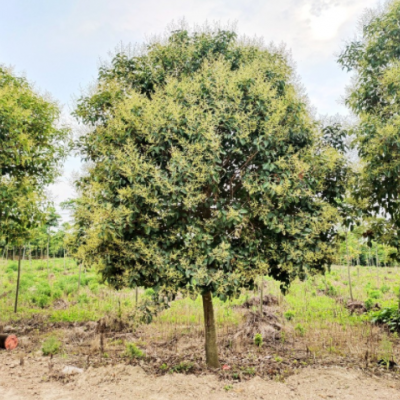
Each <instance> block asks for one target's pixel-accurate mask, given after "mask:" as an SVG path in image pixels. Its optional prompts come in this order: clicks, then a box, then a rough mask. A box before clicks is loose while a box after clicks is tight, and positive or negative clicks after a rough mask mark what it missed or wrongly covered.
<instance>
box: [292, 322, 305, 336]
mask: <svg viewBox="0 0 400 400" xmlns="http://www.w3.org/2000/svg"><path fill="white" fill-rule="evenodd" d="M294 330H295V331H296V333H297V334H298V335H299V336H304V334H305V333H306V329H305V328H304V326H303V325H301V324H297V325H296V326H295V328H294Z"/></svg>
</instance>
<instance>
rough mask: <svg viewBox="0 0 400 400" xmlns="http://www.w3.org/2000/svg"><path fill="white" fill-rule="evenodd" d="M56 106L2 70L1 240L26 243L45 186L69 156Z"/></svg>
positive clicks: (41, 212) (42, 207)
mask: <svg viewBox="0 0 400 400" xmlns="http://www.w3.org/2000/svg"><path fill="white" fill-rule="evenodd" d="M59 117H60V110H59V108H58V106H57V104H56V103H54V102H53V101H51V100H49V99H48V98H46V97H45V96H42V95H40V94H39V93H38V92H37V91H36V90H34V88H33V87H32V85H31V84H29V82H28V81H27V80H26V79H25V78H21V77H17V76H15V75H14V74H13V73H12V71H11V70H9V69H7V68H4V67H1V66H0V238H3V239H5V240H6V241H7V242H10V241H15V240H18V241H21V242H22V243H24V241H25V240H26V239H27V237H28V236H29V232H30V231H31V229H32V228H33V227H34V226H35V225H37V224H38V223H39V222H40V220H41V219H42V217H43V216H44V211H45V205H46V204H47V202H46V200H45V198H46V197H45V192H44V190H45V188H46V186H47V185H48V184H50V183H52V182H54V180H55V178H56V177H57V176H58V174H59V172H60V167H61V163H62V161H63V159H64V157H65V155H66V152H67V149H68V146H67V137H68V131H67V130H66V129H63V128H60V127H59V126H58V122H59Z"/></svg>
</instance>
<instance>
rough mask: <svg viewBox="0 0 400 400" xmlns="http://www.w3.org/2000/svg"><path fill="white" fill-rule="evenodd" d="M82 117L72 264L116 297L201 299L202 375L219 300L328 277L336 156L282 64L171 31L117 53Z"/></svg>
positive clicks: (265, 51) (217, 37)
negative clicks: (81, 171)
mask: <svg viewBox="0 0 400 400" xmlns="http://www.w3.org/2000/svg"><path fill="white" fill-rule="evenodd" d="M76 115H77V116H78V117H79V118H80V119H81V120H82V121H83V122H84V123H86V124H88V125H90V126H91V128H92V129H91V132H90V133H88V134H86V135H84V136H82V137H81V139H80V142H79V148H80V151H81V154H82V155H83V157H84V159H85V160H86V161H88V165H89V167H88V171H87V174H86V175H85V176H84V177H82V179H80V180H79V181H78V183H77V186H78V189H79V191H80V198H79V199H78V200H77V201H76V204H75V211H74V214H75V219H76V223H77V225H78V229H77V232H78V239H79V240H78V242H79V244H80V246H79V249H78V252H77V255H78V257H79V258H81V259H82V260H84V261H85V262H88V263H92V264H95V265H97V267H98V268H99V270H100V272H101V273H102V274H103V276H104V278H105V279H107V280H108V282H109V283H111V284H113V285H114V286H116V287H117V288H118V287H122V286H125V285H128V286H131V287H136V286H144V287H152V288H154V289H156V291H157V292H158V293H162V294H166V293H168V294H170V295H171V294H172V295H174V294H176V293H177V292H178V291H180V292H182V293H184V294H189V295H196V294H201V295H202V297H203V305H204V317H205V334H206V360H207V364H208V365H209V366H211V367H218V366H219V361H218V354H217V347H216V330H215V323H214V314H213V307H212V297H213V296H218V297H219V298H221V299H223V300H225V299H227V298H229V297H232V296H238V295H239V293H240V290H241V289H242V288H249V289H251V288H253V286H254V284H255V281H256V279H257V277H259V276H260V275H267V274H269V275H271V276H273V277H275V278H276V279H278V280H280V281H281V282H282V288H283V289H285V288H286V287H287V286H288V285H289V284H290V282H291V281H292V280H293V279H295V278H296V277H298V276H300V277H304V276H305V275H306V274H307V273H316V272H322V271H324V270H325V269H326V268H327V267H328V266H329V265H330V264H331V262H332V259H333V247H332V246H331V244H332V243H331V242H332V237H333V235H334V229H333V225H334V223H335V222H336V221H337V211H336V208H335V207H334V203H335V199H337V198H340V197H341V195H342V194H343V187H341V183H340V178H339V181H338V178H337V172H338V170H340V166H341V165H342V164H343V163H342V161H343V157H342V155H341V154H340V153H339V152H338V151H337V150H336V149H335V148H334V146H332V145H331V142H332V141H335V140H334V138H333V137H332V132H331V133H330V132H328V131H327V132H326V134H325V135H324V134H323V133H322V132H321V129H319V128H318V125H317V124H316V123H315V121H314V120H313V119H312V117H311V116H310V114H309V112H308V109H307V105H306V99H305V98H304V97H303V95H302V94H301V92H300V91H299V89H298V85H297V83H296V79H295V75H294V71H293V68H292V66H291V64H290V62H289V61H288V58H287V56H286V54H285V53H284V51H282V50H279V49H276V48H272V47H271V48H265V47H264V46H262V45H260V44H258V43H255V42H252V41H249V40H238V38H237V36H236V33H235V32H232V31H224V30H216V31H207V30H205V31H203V32H193V33H190V32H188V31H187V30H184V29H182V30H178V31H174V32H172V33H171V34H170V35H169V37H168V38H167V39H166V40H163V41H154V42H152V43H150V44H148V45H147V46H146V49H145V51H143V52H142V53H141V54H129V52H124V51H122V52H120V53H118V54H117V55H116V56H115V57H114V58H113V60H112V62H111V64H110V65H107V66H104V67H102V68H101V69H100V73H99V77H98V81H97V87H96V88H95V90H94V92H92V93H91V94H90V95H89V96H84V97H82V98H81V99H80V101H79V102H78V106H77V109H76ZM338 167H339V168H338ZM332 182H333V183H334V185H335V187H334V188H333V187H332Z"/></svg>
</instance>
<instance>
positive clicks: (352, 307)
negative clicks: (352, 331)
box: [346, 300, 381, 315]
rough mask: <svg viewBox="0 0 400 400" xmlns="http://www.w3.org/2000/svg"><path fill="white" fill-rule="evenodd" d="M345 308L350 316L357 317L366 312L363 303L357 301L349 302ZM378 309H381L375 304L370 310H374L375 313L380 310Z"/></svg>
mask: <svg viewBox="0 0 400 400" xmlns="http://www.w3.org/2000/svg"><path fill="white" fill-rule="evenodd" d="M346 308H347V309H348V310H349V311H350V313H351V314H354V313H356V314H358V315H360V314H365V313H366V312H367V311H368V310H367V308H366V307H365V304H364V302H362V301H358V300H353V301H351V300H349V301H348V302H347V304H346ZM380 309H381V307H380V305H379V304H378V303H376V304H375V305H374V306H373V307H372V310H375V311H376V310H380Z"/></svg>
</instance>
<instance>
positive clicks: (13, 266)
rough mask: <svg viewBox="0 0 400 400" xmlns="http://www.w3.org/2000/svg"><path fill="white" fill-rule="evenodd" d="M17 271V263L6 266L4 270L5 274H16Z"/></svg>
mask: <svg viewBox="0 0 400 400" xmlns="http://www.w3.org/2000/svg"><path fill="white" fill-rule="evenodd" d="M17 271H18V264H17V263H11V264H9V265H8V267H7V268H6V273H7V274H9V273H12V272H17Z"/></svg>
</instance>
